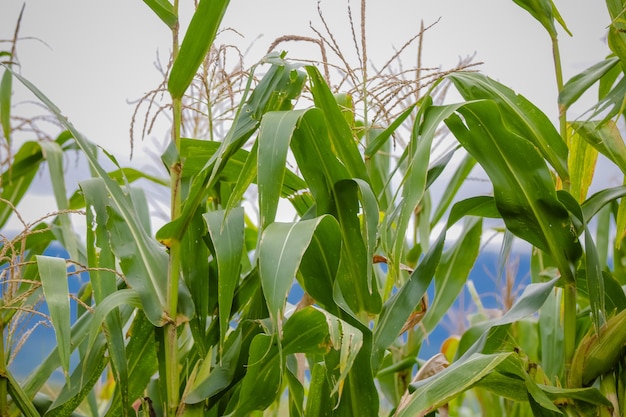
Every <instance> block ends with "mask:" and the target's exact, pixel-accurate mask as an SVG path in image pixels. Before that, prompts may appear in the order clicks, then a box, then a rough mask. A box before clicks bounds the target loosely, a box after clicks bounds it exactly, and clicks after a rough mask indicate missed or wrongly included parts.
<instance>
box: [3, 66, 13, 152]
mask: <svg viewBox="0 0 626 417" xmlns="http://www.w3.org/2000/svg"><path fill="white" fill-rule="evenodd" d="M12 94H13V75H12V74H11V72H10V71H8V70H5V71H4V74H2V80H0V125H1V126H2V133H3V135H4V140H6V142H7V144H8V145H9V146H10V145H11V95H12Z"/></svg>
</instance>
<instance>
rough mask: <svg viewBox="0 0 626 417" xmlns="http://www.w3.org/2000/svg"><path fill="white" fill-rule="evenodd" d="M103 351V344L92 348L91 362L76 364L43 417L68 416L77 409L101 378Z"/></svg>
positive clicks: (103, 362) (105, 359) (104, 357)
mask: <svg viewBox="0 0 626 417" xmlns="http://www.w3.org/2000/svg"><path fill="white" fill-rule="evenodd" d="M102 340H103V339H102ZM104 350H105V349H104V343H101V344H99V345H98V346H97V347H96V346H94V350H93V351H92V354H90V355H89V357H90V358H91V359H92V360H90V361H89V363H87V364H78V366H77V367H76V369H74V372H72V376H71V378H70V382H69V383H67V384H65V385H64V386H63V388H62V389H61V392H60V393H59V394H58V396H57V397H56V398H55V400H54V402H53V403H52V405H51V406H50V409H49V410H48V411H47V412H46V414H44V417H62V416H68V415H71V413H72V412H73V411H74V410H76V408H78V406H79V405H80V404H81V403H82V402H83V401H84V399H85V397H86V396H87V394H89V392H91V390H92V389H93V387H94V386H95V385H96V383H97V382H98V381H99V380H100V378H101V376H102V372H103V371H104V368H105V367H106V364H107V362H108V358H107V357H106V355H105V354H104ZM83 370H84V371H85V372H83Z"/></svg>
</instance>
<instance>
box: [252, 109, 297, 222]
mask: <svg viewBox="0 0 626 417" xmlns="http://www.w3.org/2000/svg"><path fill="white" fill-rule="evenodd" d="M305 112H306V110H294V111H283V112H270V113H267V114H265V115H264V116H263V120H261V126H260V128H259V139H258V150H257V152H258V157H257V177H258V189H259V216H260V221H261V224H260V226H261V229H264V228H265V227H267V226H268V225H269V224H270V223H272V222H273V221H274V219H275V218H276V211H277V210H278V199H279V197H280V192H281V189H282V187H283V182H284V178H285V166H286V164H287V150H288V149H289V143H290V141H291V138H292V136H293V132H294V130H295V129H296V128H297V124H298V122H299V120H300V118H301V117H302V116H303V115H304V114H305Z"/></svg>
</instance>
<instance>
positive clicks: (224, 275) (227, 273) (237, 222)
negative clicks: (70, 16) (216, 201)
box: [203, 207, 244, 350]
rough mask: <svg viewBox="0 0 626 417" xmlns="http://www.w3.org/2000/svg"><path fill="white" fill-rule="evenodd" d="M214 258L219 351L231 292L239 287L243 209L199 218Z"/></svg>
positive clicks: (226, 325) (226, 323) (222, 342)
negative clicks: (207, 235) (205, 227)
mask: <svg viewBox="0 0 626 417" xmlns="http://www.w3.org/2000/svg"><path fill="white" fill-rule="evenodd" d="M203 217H204V220H205V221H206V224H207V227H208V230H209V235H210V236H211V241H212V243H213V249H214V250H215V257H216V258H217V271H218V278H217V282H218V288H217V292H218V296H217V297H218V306H219V323H220V350H222V348H223V347H224V342H225V340H226V335H227V330H228V326H229V322H230V310H231V307H232V304H233V296H234V294H235V289H236V288H237V286H238V285H239V281H240V275H239V274H240V271H241V257H242V255H243V248H244V209H243V207H239V208H236V209H233V210H231V211H230V212H229V213H228V215H226V217H225V212H224V211H222V210H218V211H211V212H208V213H205V214H204V215H203Z"/></svg>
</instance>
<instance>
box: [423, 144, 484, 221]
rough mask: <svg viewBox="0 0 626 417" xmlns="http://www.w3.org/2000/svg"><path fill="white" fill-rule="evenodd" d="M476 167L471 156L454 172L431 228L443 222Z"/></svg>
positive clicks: (436, 209)
mask: <svg viewBox="0 0 626 417" xmlns="http://www.w3.org/2000/svg"><path fill="white" fill-rule="evenodd" d="M475 165H476V160H475V159H474V158H473V157H472V156H471V155H469V154H468V155H466V156H465V157H464V158H463V160H462V161H461V163H460V164H459V165H458V167H457V169H456V171H454V174H453V175H452V178H450V181H449V182H448V185H447V186H446V192H445V193H444V195H443V197H442V198H441V200H440V201H439V204H438V205H437V207H436V208H435V212H434V213H433V216H432V219H431V227H434V225H436V224H437V223H438V222H439V221H440V220H441V218H442V217H443V215H444V213H445V212H446V210H448V208H449V207H450V204H452V201H453V199H454V197H455V196H456V194H457V192H458V191H459V190H460V189H461V187H462V186H463V185H464V184H466V180H467V177H468V176H469V174H470V172H472V169H474V166H475Z"/></svg>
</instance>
